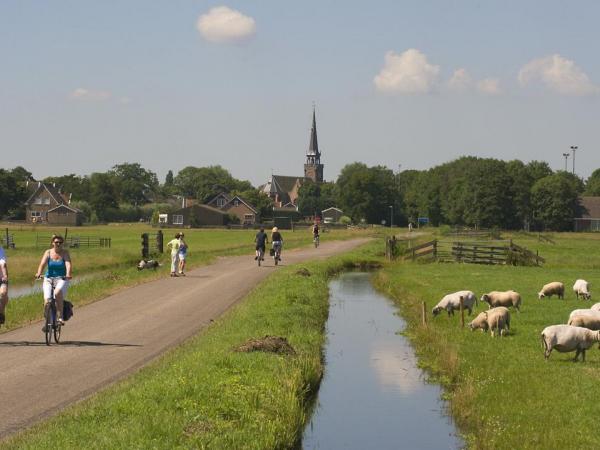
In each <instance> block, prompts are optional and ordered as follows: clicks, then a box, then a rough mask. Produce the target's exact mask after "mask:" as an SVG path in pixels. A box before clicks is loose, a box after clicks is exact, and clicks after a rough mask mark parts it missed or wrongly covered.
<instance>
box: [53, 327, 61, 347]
mask: <svg viewBox="0 0 600 450" xmlns="http://www.w3.org/2000/svg"><path fill="white" fill-rule="evenodd" d="M61 330H62V325H61V324H60V323H59V322H58V321H57V322H56V324H55V325H54V342H56V343H57V344H59V343H60V332H61Z"/></svg>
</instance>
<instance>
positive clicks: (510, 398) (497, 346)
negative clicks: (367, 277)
mask: <svg viewBox="0 0 600 450" xmlns="http://www.w3.org/2000/svg"><path fill="white" fill-rule="evenodd" d="M512 238H513V239H515V241H516V242H517V243H519V244H522V245H525V246H526V247H528V248H530V249H532V250H534V251H535V250H538V251H539V252H540V255H542V256H543V257H545V258H546V259H547V264H546V265H545V266H544V267H509V266H476V265H469V264H444V263H432V264H416V263H409V262H407V263H402V262H399V263H397V264H395V265H392V266H388V267H387V268H386V269H385V270H384V271H382V273H381V274H380V275H379V277H378V278H377V286H378V287H379V288H380V289H382V290H383V291H385V292H387V293H388V294H389V295H390V296H391V297H393V298H394V299H395V300H396V301H397V303H398V304H399V306H400V308H401V311H402V314H403V315H404V316H405V317H406V318H407V322H408V329H407V331H406V333H407V335H408V336H409V337H410V338H411V340H412V342H413V344H414V346H415V348H416V352H417V354H418V356H419V361H420V364H421V365H422V366H423V367H424V368H426V369H428V370H429V371H430V373H431V374H432V376H433V377H434V378H435V379H437V380H439V381H440V382H442V383H443V384H444V385H445V386H446V388H447V390H446V395H447V397H448V398H449V400H450V408H451V412H452V415H453V416H454V417H455V419H456V421H457V423H458V425H459V427H460V430H461V432H462V433H463V434H464V436H465V438H466V441H467V442H468V444H469V446H470V447H472V448H480V449H504V448H506V449H515V448H519V449H527V448H531V449H540V448H543V449H554V448H599V447H600V434H599V433H597V431H596V424H597V417H598V415H599V414H600V405H599V404H598V402H597V399H596V395H595V392H596V389H597V385H598V380H599V379H600V354H599V353H598V351H597V350H595V348H594V349H593V350H592V349H590V350H589V351H588V359H587V361H586V362H585V363H573V362H572V361H571V360H572V358H573V356H574V354H561V353H557V352H554V353H553V354H552V356H551V358H550V360H549V361H548V362H546V361H544V357H543V352H542V349H541V342H540V333H541V331H542V329H543V328H545V327H546V326H548V325H551V324H557V323H565V322H566V320H567V318H568V315H569V312H570V311H571V310H573V309H575V308H585V307H589V306H590V304H591V303H589V302H584V301H583V300H579V301H577V300H575V295H574V294H573V293H572V291H571V286H572V285H573V282H574V281H575V279H577V278H584V279H586V280H588V281H590V282H591V284H592V287H593V286H600V275H599V273H598V270H597V269H598V267H599V266H600V236H598V235H592V234H587V235H584V234H572V233H569V234H560V235H555V236H554V239H555V240H556V245H552V244H549V243H540V242H538V241H537V240H536V239H535V238H534V237H531V236H524V235H519V234H515V235H513V236H512ZM550 281H562V282H564V283H565V286H566V288H567V292H566V300H564V301H563V300H558V299H556V297H554V298H552V299H545V300H538V298H537V292H538V291H539V290H540V289H541V287H542V285H544V284H545V283H548V282H550ZM462 289H470V290H472V291H474V292H475V293H476V295H477V296H478V297H480V296H481V294H483V293H485V292H488V291H492V290H507V289H514V290H517V291H518V292H520V293H521V295H522V298H523V306H522V308H521V311H522V312H521V313H517V312H515V311H512V312H511V319H512V321H511V332H510V335H509V336H508V337H506V338H496V339H492V338H491V337H490V336H489V335H488V334H483V333H481V332H471V331H469V330H468V328H465V329H462V328H461V327H460V319H459V317H458V315H455V316H454V317H447V316H446V314H445V313H444V314H443V315H440V316H438V317H436V318H431V317H429V324H428V326H427V327H423V326H422V325H421V302H422V301H425V302H426V303H427V310H428V312H429V311H430V310H431V308H432V307H433V306H435V304H436V303H437V302H438V301H439V300H440V299H441V298H442V296H443V295H445V294H447V293H449V292H454V291H457V290H462ZM592 292H593V290H592ZM484 306H485V307H484ZM486 307H487V305H481V304H480V305H479V306H478V307H477V311H476V313H478V312H479V311H482V310H484V309H486Z"/></svg>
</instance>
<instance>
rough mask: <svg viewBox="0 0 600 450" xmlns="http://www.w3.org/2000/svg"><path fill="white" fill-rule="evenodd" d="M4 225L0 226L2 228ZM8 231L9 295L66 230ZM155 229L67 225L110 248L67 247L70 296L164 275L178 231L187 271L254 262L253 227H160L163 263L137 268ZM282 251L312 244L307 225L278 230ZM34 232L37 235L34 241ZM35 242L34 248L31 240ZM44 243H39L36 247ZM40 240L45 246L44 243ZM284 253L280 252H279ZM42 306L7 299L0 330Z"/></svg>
mask: <svg viewBox="0 0 600 450" xmlns="http://www.w3.org/2000/svg"><path fill="white" fill-rule="evenodd" d="M6 227H7V226H6V225H5V226H3V227H1V231H2V233H4V232H5V229H6ZM8 229H9V233H10V234H13V235H14V240H15V244H16V248H15V249H10V248H9V249H6V250H5V251H6V254H7V257H8V268H9V280H10V287H9V296H10V294H11V290H15V291H16V290H17V289H18V288H20V287H27V286H32V285H33V283H34V274H35V272H36V270H37V267H38V265H39V263H40V259H41V257H42V255H43V253H44V250H45V249H46V248H48V247H49V243H50V237H51V236H52V234H61V235H64V234H65V228H64V227H63V228H60V227H48V226H31V225H29V226H20V225H17V226H14V225H13V226H10V225H8ZM157 231H158V229H157V228H152V227H150V226H149V225H147V224H111V225H100V226H89V227H88V226H85V227H76V228H69V229H68V236H97V237H103V238H110V239H111V247H110V248H98V247H96V248H86V247H80V248H72V249H69V251H70V254H71V260H72V262H73V279H74V283H73V284H72V286H71V287H70V288H69V295H68V296H69V300H71V301H72V302H73V303H74V304H75V305H76V306H81V305H84V304H87V303H90V302H92V301H96V300H99V299H102V298H104V297H106V296H107V295H110V294H113V293H115V292H117V291H119V290H121V289H124V288H127V287H130V286H134V285H136V284H139V283H144V282H146V281H149V280H151V279H156V278H160V277H164V276H168V273H169V265H170V255H169V253H168V251H167V249H166V243H167V242H168V241H169V240H170V239H172V238H173V235H174V234H175V233H176V232H177V231H183V232H184V233H185V240H186V242H187V243H188V245H189V252H188V258H187V263H186V264H187V269H192V268H194V267H198V266H201V265H204V264H209V263H210V262H211V261H213V260H214V259H215V258H217V257H219V256H230V255H245V254H247V255H248V256H249V260H248V263H249V264H250V263H253V262H254V261H253V259H252V255H253V254H254V236H255V234H256V230H225V229H186V230H178V229H170V228H169V229H164V230H163V232H164V234H165V253H163V254H162V255H154V256H153V257H154V258H155V259H158V260H159V261H160V262H161V263H162V267H161V268H159V269H158V270H156V271H154V270H143V271H138V270H137V263H138V261H139V260H140V259H141V234H142V233H156V232H157ZM368 233H372V230H367V231H364V230H346V229H332V230H330V231H329V230H328V231H327V232H326V233H325V234H324V235H323V236H322V242H326V241H327V240H334V239H350V238H352V237H355V236H364V235H365V234H368ZM282 234H283V238H284V241H285V248H284V255H285V251H286V250H289V249H293V248H297V247H301V246H308V245H311V243H312V236H311V233H310V231H309V230H308V229H298V230H296V231H293V232H292V231H289V230H284V231H282ZM38 236H39V239H38ZM38 241H39V242H40V246H38V247H36V242H38ZM41 244H44V245H41ZM45 244H48V245H47V246H46V245H45ZM284 257H285V256H284ZM41 313H42V308H41V299H40V298H39V294H38V295H24V296H22V297H18V300H14V301H10V302H9V304H8V306H7V319H6V324H5V326H3V327H2V328H0V333H1V332H4V331H6V330H10V329H13V328H16V327H19V326H22V325H24V324H26V323H30V322H32V321H36V320H39V319H40V318H41Z"/></svg>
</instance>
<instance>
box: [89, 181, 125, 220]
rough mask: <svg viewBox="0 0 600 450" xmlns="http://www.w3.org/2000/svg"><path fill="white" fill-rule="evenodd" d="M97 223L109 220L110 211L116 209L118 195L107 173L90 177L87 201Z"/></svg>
mask: <svg viewBox="0 0 600 450" xmlns="http://www.w3.org/2000/svg"><path fill="white" fill-rule="evenodd" d="M88 202H89V204H90V206H91V207H92V208H93V210H94V212H95V213H96V218H97V220H99V221H105V220H107V219H108V218H109V216H110V213H111V209H118V207H119V203H118V195H117V191H116V187H115V183H114V180H113V179H112V176H111V175H110V174H109V173H99V172H97V173H93V174H91V175H90V194H89V200H88ZM92 218H93V216H92Z"/></svg>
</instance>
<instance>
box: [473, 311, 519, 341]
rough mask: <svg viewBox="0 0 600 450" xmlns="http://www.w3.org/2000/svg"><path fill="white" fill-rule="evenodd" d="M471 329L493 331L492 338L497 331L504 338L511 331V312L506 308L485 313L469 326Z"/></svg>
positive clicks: (480, 314)
mask: <svg viewBox="0 0 600 450" xmlns="http://www.w3.org/2000/svg"><path fill="white" fill-rule="evenodd" d="M469 327H471V330H474V329H476V328H481V329H482V330H483V331H487V330H488V329H491V330H492V331H491V335H492V337H494V330H496V331H498V334H499V335H500V336H503V335H504V334H505V333H508V330H510V311H509V310H508V308H505V307H504V306H499V307H497V308H492V309H489V310H487V311H483V312H481V313H479V315H478V316H477V317H476V318H475V319H474V320H473V321H472V322H471V323H470V324H469Z"/></svg>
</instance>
